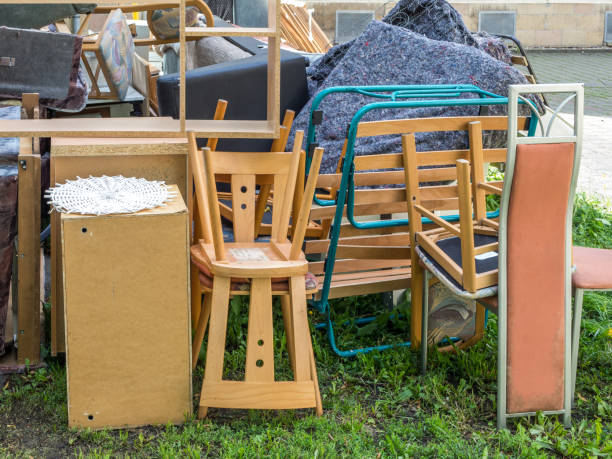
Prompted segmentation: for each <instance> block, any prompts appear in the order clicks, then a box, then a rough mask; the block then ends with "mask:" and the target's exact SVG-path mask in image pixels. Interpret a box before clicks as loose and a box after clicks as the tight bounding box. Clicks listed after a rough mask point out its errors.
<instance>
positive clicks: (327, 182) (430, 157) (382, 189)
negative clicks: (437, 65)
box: [304, 116, 528, 356]
mask: <svg viewBox="0 0 612 459" xmlns="http://www.w3.org/2000/svg"><path fill="white" fill-rule="evenodd" d="M472 121H480V122H481V124H482V129H483V131H489V130H506V129H507V124H508V120H507V117H505V116H469V117H454V118H418V119H403V120H386V121H371V122H362V123H360V124H359V126H358V130H357V138H363V137H372V136H380V135H400V134H407V133H420V132H449V131H466V139H467V131H468V125H469V123H470V122H472ZM527 123H528V118H526V117H522V118H520V119H519V127H520V129H525V128H526V126H527ZM506 152H507V150H506V148H486V149H484V150H483V155H484V160H485V162H486V163H500V162H501V163H503V162H505V160H506ZM469 157H470V152H469V150H468V149H463V150H444V151H429V152H420V153H418V166H419V181H420V182H421V183H426V182H434V183H438V184H436V185H432V186H426V187H424V188H423V189H422V190H421V197H422V205H423V206H424V207H425V208H428V209H435V210H437V211H441V212H443V213H444V214H446V215H447V216H446V217H445V218H447V219H450V220H453V219H454V218H457V219H458V217H455V215H457V214H458V199H457V186H456V184H454V183H451V184H446V183H448V182H449V181H454V180H455V179H456V176H457V175H456V168H455V165H454V164H455V163H456V161H457V159H461V158H463V159H467V160H469ZM403 161H404V160H403V156H402V153H388V154H376V155H367V156H356V157H355V158H354V168H355V175H354V183H355V193H354V206H353V209H354V211H353V214H354V217H355V218H354V220H355V221H356V222H357V224H358V225H360V224H363V223H365V225H366V226H367V227H366V228H359V227H356V226H355V225H353V224H352V223H351V222H349V221H348V220H347V207H345V209H344V214H343V215H344V218H343V219H342V224H341V229H340V238H339V240H338V244H337V247H336V254H335V259H333V260H332V259H331V257H329V256H328V251H329V249H330V244H331V240H330V239H329V228H330V226H331V222H332V220H333V218H334V215H335V213H336V206H335V205H329V206H320V205H316V204H313V207H312V209H311V213H310V218H311V220H314V221H316V222H317V223H318V224H319V225H320V226H321V227H322V228H324V229H325V235H324V237H322V238H321V239H317V240H309V241H306V243H305V249H304V252H305V253H306V255H307V256H308V257H309V259H311V260H312V261H311V262H310V265H309V270H310V272H312V273H313V274H315V275H316V276H317V278H318V280H319V288H320V290H319V292H318V293H317V295H316V297H315V301H314V305H315V306H316V307H317V309H319V311H320V312H323V313H326V314H327V327H328V335H329V338H330V341H331V344H332V347H333V348H334V351H336V352H337V353H339V354H340V355H343V356H350V355H355V354H356V353H359V352H365V351H368V350H371V349H372V348H364V349H356V350H351V351H342V350H340V349H338V347H337V346H336V343H335V338H334V333H333V321H332V316H331V310H330V308H329V301H328V300H330V299H334V298H343V297H348V296H355V295H366V294H373V293H382V292H389V291H393V290H401V289H407V288H410V283H411V276H412V270H411V251H410V245H411V244H410V232H409V226H408V223H407V210H408V207H407V201H406V199H407V197H406V186H405V175H404V170H403V169H404V163H403ZM432 166H436V168H431V167H432ZM389 169H395V170H389ZM341 179H342V174H341V173H340V172H337V173H335V174H321V175H320V176H319V179H318V182H317V186H318V187H319V188H321V189H327V190H329V195H328V197H331V198H335V196H336V193H337V190H338V189H339V187H340V181H341ZM497 185H500V184H499V183H498V184H497ZM364 187H366V188H364ZM372 187H377V188H372ZM397 214H399V215H397ZM448 214H450V216H448ZM389 218H391V219H390V220H389ZM384 220H387V224H389V223H390V222H395V224H393V223H391V224H390V226H385V227H376V225H372V224H371V223H373V222H377V221H384ZM400 220H403V222H402V221H400ZM391 225H392V226H391ZM424 228H428V221H427V220H424ZM322 260H325V261H322ZM330 264H333V266H331V267H330ZM326 268H328V269H329V270H330V272H331V276H330V275H329V273H328V274H327V276H326V274H325V272H326ZM332 269H333V271H332ZM412 304H413V307H412V316H411V338H412V344H413V346H416V345H418V344H419V342H420V336H421V333H420V332H421V331H420V324H421V310H420V304H421V300H420V298H416V299H415V298H412ZM403 344H408V343H403ZM386 347H389V346H378V347H377V348H379V349H382V348H386Z"/></svg>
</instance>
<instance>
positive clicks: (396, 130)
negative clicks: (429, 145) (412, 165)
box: [357, 116, 526, 137]
mask: <svg viewBox="0 0 612 459" xmlns="http://www.w3.org/2000/svg"><path fill="white" fill-rule="evenodd" d="M471 121H480V122H481V123H482V128H483V130H499V131H505V130H506V129H508V117H506V116H457V117H452V118H413V119H403V120H384V121H366V122H361V123H359V126H358V128H357V137H370V136H375V135H390V134H407V133H416V132H442V131H465V130H467V124H468V123H469V122H471ZM518 123H519V129H524V128H525V125H526V118H525V117H519V120H518Z"/></svg>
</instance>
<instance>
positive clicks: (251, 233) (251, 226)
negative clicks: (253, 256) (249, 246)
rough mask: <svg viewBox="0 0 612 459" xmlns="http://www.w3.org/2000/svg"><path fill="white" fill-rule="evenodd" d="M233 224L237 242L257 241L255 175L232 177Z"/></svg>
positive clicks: (234, 175) (236, 175)
mask: <svg viewBox="0 0 612 459" xmlns="http://www.w3.org/2000/svg"><path fill="white" fill-rule="evenodd" d="M232 212H233V216H232V223H233V227H234V241H235V242H253V240H254V239H255V175H253V174H251V175H242V174H233V175H232Z"/></svg>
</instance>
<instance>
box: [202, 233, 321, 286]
mask: <svg viewBox="0 0 612 459" xmlns="http://www.w3.org/2000/svg"><path fill="white" fill-rule="evenodd" d="M228 246H229V247H231V246H230V245H229V244H228ZM201 251H202V247H201V246H200V245H199V244H196V245H194V246H192V247H191V261H192V263H193V264H194V265H196V266H197V268H198V270H199V273H198V277H199V279H200V285H201V287H202V288H203V290H204V291H212V287H213V278H214V274H213V273H212V271H211V268H210V267H209V266H208V265H207V263H206V262H205V261H204V257H203V256H202V253H201ZM318 289H319V283H318V280H317V277H316V276H315V275H314V274H312V273H306V294H307V295H312V294H314V293H316V292H317V290H318ZM230 290H231V293H232V294H233V295H240V294H245V295H246V294H248V293H249V292H250V290H251V281H250V279H249V278H246V277H232V280H231V287H230ZM288 291H289V278H288V277H273V278H272V293H273V294H274V295H281V294H286V293H287V292H288Z"/></svg>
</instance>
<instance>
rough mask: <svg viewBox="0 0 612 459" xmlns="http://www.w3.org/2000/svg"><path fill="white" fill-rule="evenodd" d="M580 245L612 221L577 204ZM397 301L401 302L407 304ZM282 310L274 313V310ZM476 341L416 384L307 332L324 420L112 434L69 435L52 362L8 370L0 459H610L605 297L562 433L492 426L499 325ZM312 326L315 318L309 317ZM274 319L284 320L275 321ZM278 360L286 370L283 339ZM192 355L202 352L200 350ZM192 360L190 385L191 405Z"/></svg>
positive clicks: (361, 301)
mask: <svg viewBox="0 0 612 459" xmlns="http://www.w3.org/2000/svg"><path fill="white" fill-rule="evenodd" d="M574 223H575V225H574V241H575V243H576V244H577V245H589V246H596V247H606V248H612V213H610V211H608V210H604V209H603V208H602V207H600V206H599V204H597V202H594V201H591V200H589V199H587V198H585V197H584V196H580V197H579V198H578V205H577V208H576V212H575V217H574ZM380 302H381V297H380V296H371V297H356V298H348V299H343V300H341V301H338V302H336V304H335V305H334V308H335V310H336V311H338V313H339V314H338V320H339V321H342V320H343V317H344V318H346V317H349V316H350V315H351V314H353V312H354V311H356V310H358V311H359V314H360V315H365V314H367V312H368V311H369V310H372V309H373V308H374V307H376V306H377V305H378V304H379V303H380ZM407 306H408V305H407V303H404V304H403V305H401V308H402V309H406V310H407V309H408V308H407ZM277 309H279V308H277ZM245 311H246V308H245V305H244V304H243V303H242V302H241V301H238V300H236V301H234V302H233V303H232V305H231V308H230V319H229V323H230V328H229V330H228V342H229V347H230V349H229V351H228V352H227V354H226V368H225V372H226V375H227V376H229V377H236V376H239V375H240V374H241V373H243V371H244V358H245V347H244V344H243V343H244V339H245V336H246V314H245ZM489 317H490V320H489V322H488V328H487V333H486V337H485V339H483V340H482V341H481V342H479V343H478V344H477V345H475V346H474V347H472V348H471V349H469V350H467V351H465V352H459V353H458V354H441V353H436V352H433V353H431V354H432V355H431V356H430V359H429V372H428V375H427V378H426V379H422V378H421V377H420V376H419V371H418V354H417V353H416V352H414V351H412V350H410V349H407V348H401V349H395V350H389V351H384V352H381V353H370V354H367V355H363V356H359V357H357V358H354V359H340V358H339V357H337V356H336V355H335V354H333V353H332V351H331V349H330V347H329V345H328V343H327V338H326V336H325V335H324V332H322V331H314V332H313V341H314V349H315V354H316V359H317V365H318V372H319V381H320V386H321V394H322V397H323V407H324V415H323V416H322V417H320V418H317V417H316V416H314V414H313V410H298V411H286V412H273V411H236V410H216V409H211V410H209V417H208V418H207V419H205V420H204V421H201V422H200V421H197V420H195V419H187V422H186V423H185V425H183V426H172V425H166V426H157V427H146V428H141V429H129V430H117V431H99V432H91V431H75V430H69V429H68V427H67V411H66V371H65V365H64V363H63V361H61V360H59V359H52V358H48V359H47V363H48V368H47V369H43V370H39V371H35V372H31V373H29V374H27V375H17V376H13V377H11V378H9V379H7V380H6V381H5V382H4V383H3V384H2V385H0V457H4V456H9V457H65V456H87V457H116V456H144V457H176V456H181V457H194V458H198V457H203V456H224V457H243V456H247V457H259V456H266V457H268V456H271V457H294V456H299V457H336V456H349V457H376V458H378V457H400V456H403V457H415V456H425V457H498V456H513V457H514V456H523V457H548V456H578V457H597V456H607V457H612V365H611V358H612V330H611V329H612V295H608V294H601V293H598V294H587V295H585V300H584V315H583V326H582V337H581V343H580V344H581V346H580V357H579V363H578V382H577V388H576V407H575V409H574V413H573V418H572V419H573V422H572V427H571V429H567V430H566V429H564V428H563V426H562V425H561V424H560V423H559V422H558V421H557V419H556V418H555V417H543V416H536V417H535V418H532V419H521V420H513V421H511V422H510V424H509V427H510V430H504V431H497V430H496V428H495V419H496V373H497V371H496V360H497V342H496V341H497V321H496V318H495V316H493V315H491V316H489ZM311 318H312V320H313V322H316V321H317V320H319V319H320V318H319V317H317V315H316V314H313V315H312V316H311ZM280 322H281V323H282V321H280ZM379 322H380V324H381V325H382V326H383V328H382V329H381V328H374V327H367V326H366V327H363V328H361V329H357V328H354V327H352V328H351V327H345V329H344V330H343V331H342V336H341V339H342V340H343V342H344V343H347V344H355V345H359V344H371V343H374V342H379V343H380V342H389V341H392V340H396V341H398V342H399V341H402V340H405V339H406V338H407V336H406V334H407V330H408V329H409V327H408V318H406V319H392V318H390V316H389V315H388V314H387V315H383V316H380V317H379ZM276 346H277V348H278V349H279V350H280V351H283V352H282V355H281V356H280V357H277V360H276V362H275V364H276V366H277V368H278V370H277V372H279V373H283V374H284V376H285V377H287V376H289V375H290V369H289V366H288V364H287V362H288V358H287V357H286V353H285V352H284V349H285V340H284V335H283V333H282V332H280V328H279V333H277V338H276ZM201 356H202V357H203V356H204V351H202V354H201ZM202 373H203V369H202V365H200V366H198V369H197V371H196V374H195V384H194V394H195V395H194V406H197V402H198V397H199V386H200V384H201V380H202Z"/></svg>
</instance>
